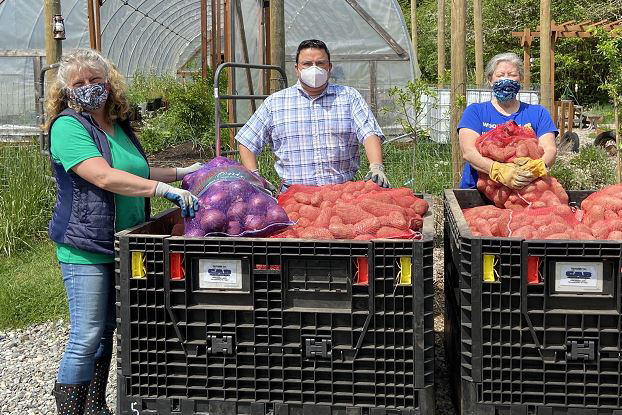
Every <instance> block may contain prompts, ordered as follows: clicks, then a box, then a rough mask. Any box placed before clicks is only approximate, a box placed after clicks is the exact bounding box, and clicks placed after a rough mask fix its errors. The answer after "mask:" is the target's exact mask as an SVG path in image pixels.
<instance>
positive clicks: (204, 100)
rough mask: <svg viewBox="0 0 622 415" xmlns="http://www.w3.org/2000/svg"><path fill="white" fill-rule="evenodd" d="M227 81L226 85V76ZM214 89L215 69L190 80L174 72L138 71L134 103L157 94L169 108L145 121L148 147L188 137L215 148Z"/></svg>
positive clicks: (151, 149)
mask: <svg viewBox="0 0 622 415" xmlns="http://www.w3.org/2000/svg"><path fill="white" fill-rule="evenodd" d="M223 81H224V84H225V85H223V87H224V88H226V79H224V78H223ZM213 90H214V88H213V79H212V75H211V73H209V74H208V77H207V78H205V79H203V78H201V77H200V76H195V77H194V78H193V79H192V80H190V81H177V80H176V79H175V78H173V77H172V76H170V75H163V76H161V77H158V76H154V75H148V76H145V75H141V74H137V75H135V76H134V78H133V82H132V84H131V86H130V90H129V91H128V97H129V99H130V102H131V103H132V104H135V105H138V104H140V103H142V102H145V101H148V100H152V99H155V98H162V100H163V102H164V104H165V109H163V110H160V111H157V112H156V114H155V115H154V116H153V117H151V118H148V119H146V120H145V121H144V123H143V126H142V129H141V132H140V140H141V143H142V145H143V147H144V148H145V151H147V152H149V153H154V152H158V151H161V150H163V149H165V148H168V147H172V146H174V145H176V144H180V143H184V142H187V141H191V142H192V143H193V145H194V146H199V147H201V148H203V149H207V148H213V146H214V140H215V130H214V121H215V120H214V96H213ZM225 117H226V106H223V118H225Z"/></svg>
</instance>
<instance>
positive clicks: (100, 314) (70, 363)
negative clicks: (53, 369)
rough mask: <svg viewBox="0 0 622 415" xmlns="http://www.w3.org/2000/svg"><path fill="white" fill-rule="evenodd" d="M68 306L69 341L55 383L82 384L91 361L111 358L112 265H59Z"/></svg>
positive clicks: (90, 373)
mask: <svg viewBox="0 0 622 415" xmlns="http://www.w3.org/2000/svg"><path fill="white" fill-rule="evenodd" d="M60 269H61V272H62V274H63V281H64V283H65V292H66V293H67V301H68V303H69V321H70V324H71V328H70V330H69V340H68V341H67V346H66V347H65V353H64V354H63V358H62V360H61V362H60V367H59V369H58V376H57V378H56V380H57V382H58V383H63V384H85V383H89V382H90V381H91V378H92V377H93V364H94V362H95V359H100V358H108V357H110V356H112V335H113V333H114V329H115V327H116V315H115V314H116V313H115V291H114V263H110V264H98V265H80V264H65V263H62V262H61V264H60Z"/></svg>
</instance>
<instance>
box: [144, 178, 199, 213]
mask: <svg viewBox="0 0 622 415" xmlns="http://www.w3.org/2000/svg"><path fill="white" fill-rule="evenodd" d="M154 196H159V197H165V198H167V199H168V200H170V201H171V202H173V203H175V204H176V205H177V206H179V207H180V208H181V217H182V218H185V217H186V216H190V217H191V218H194V213H195V212H196V211H197V210H199V199H197V198H196V196H195V195H193V194H192V193H190V192H189V191H187V190H184V189H179V188H177V187H173V186H171V185H168V184H166V183H162V182H158V185H157V186H156V188H155V193H154Z"/></svg>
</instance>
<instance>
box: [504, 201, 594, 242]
mask: <svg viewBox="0 0 622 415" xmlns="http://www.w3.org/2000/svg"><path fill="white" fill-rule="evenodd" d="M507 212H508V213H505V214H504V215H503V216H501V217H500V219H499V225H498V226H499V229H500V230H501V231H502V236H507V237H512V238H522V239H569V240H573V239H582V240H590V239H594V237H593V235H592V232H591V230H590V228H588V227H587V226H585V225H582V224H581V223H579V221H578V220H577V217H576V214H575V210H574V209H572V208H571V207H570V206H568V205H557V206H549V207H544V208H528V209H525V210H523V211H520V212H517V211H511V210H508V211H507Z"/></svg>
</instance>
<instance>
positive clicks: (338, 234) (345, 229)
mask: <svg viewBox="0 0 622 415" xmlns="http://www.w3.org/2000/svg"><path fill="white" fill-rule="evenodd" d="M328 230H329V231H330V232H331V233H332V234H333V235H334V236H335V238H337V239H354V237H355V236H356V233H355V232H354V225H344V224H341V223H331V224H330V225H329V226H328Z"/></svg>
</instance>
